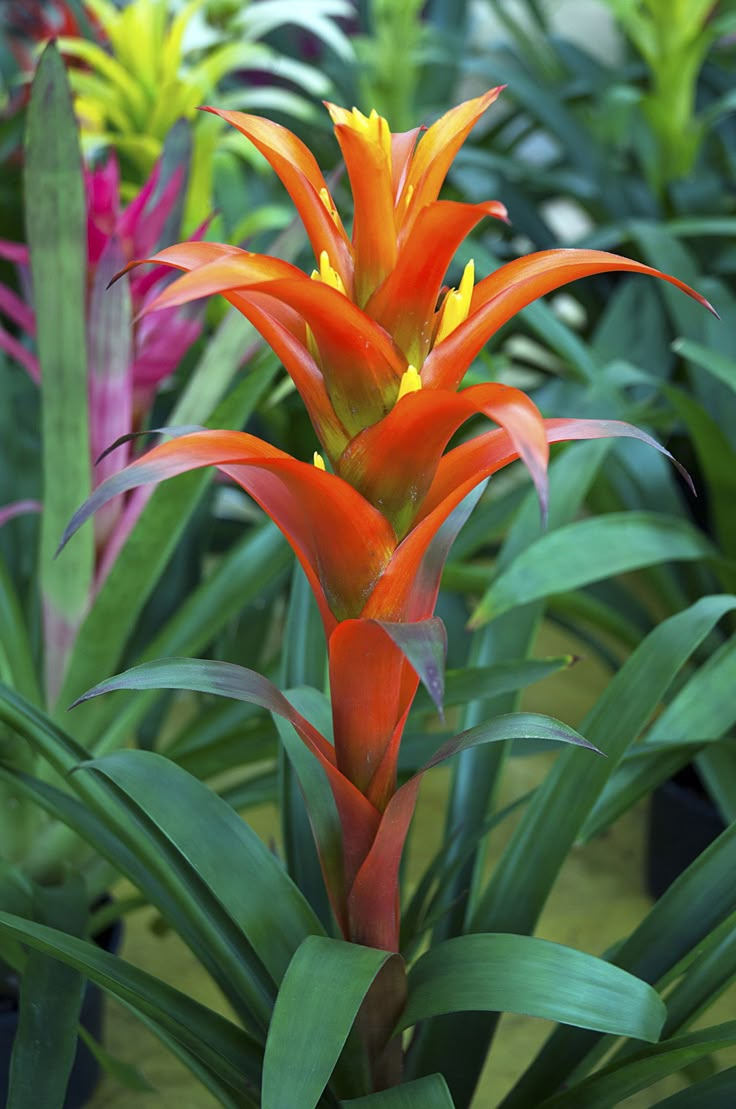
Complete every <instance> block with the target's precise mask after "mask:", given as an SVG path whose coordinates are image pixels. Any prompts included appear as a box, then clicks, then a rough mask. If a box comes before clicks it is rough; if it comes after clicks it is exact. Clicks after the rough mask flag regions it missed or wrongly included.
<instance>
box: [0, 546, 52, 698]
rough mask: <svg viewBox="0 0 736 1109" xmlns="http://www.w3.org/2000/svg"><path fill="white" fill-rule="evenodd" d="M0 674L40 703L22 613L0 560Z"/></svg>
mask: <svg viewBox="0 0 736 1109" xmlns="http://www.w3.org/2000/svg"><path fill="white" fill-rule="evenodd" d="M0 675H2V679H3V681H5V682H7V683H8V684H9V685H12V686H13V688H15V689H17V690H18V692H19V693H20V694H22V696H23V697H27V698H28V700H29V701H33V702H34V704H41V701H42V697H41V690H40V689H39V685H38V677H37V675H36V667H35V663H34V660H33V653H32V651H31V644H30V640H29V638H28V629H27V628H26V621H25V619H24V617H23V610H22V608H21V605H20V601H19V599H18V594H17V593H16V590H15V588H14V586H13V581H12V579H11V576H10V574H9V573H8V570H7V568H6V566H5V562H4V560H3V559H2V558H0Z"/></svg>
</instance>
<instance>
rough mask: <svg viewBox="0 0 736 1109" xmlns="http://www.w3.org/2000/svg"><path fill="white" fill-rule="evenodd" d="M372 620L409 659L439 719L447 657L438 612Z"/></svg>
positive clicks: (445, 638)
mask: <svg viewBox="0 0 736 1109" xmlns="http://www.w3.org/2000/svg"><path fill="white" fill-rule="evenodd" d="M376 624H377V625H378V626H379V627H381V628H383V630H384V631H385V633H386V635H388V636H390V638H391V639H393V641H394V643H395V644H396V646H397V647H399V648H400V649H401V651H402V653H403V654H404V655H405V656H406V658H407V659H408V660H409V662H410V663H411V665H412V667H413V668H414V670H415V671H416V673H417V676H418V677H419V680H420V681H421V683H422V685H423V686H424V688H425V689H426V690H427V693H428V694H429V696H430V697H431V698H432V701H433V702H434V704H435V707H436V709H437V712H438V713H439V716H440V719H442V717H443V705H442V701H443V697H444V693H445V659H446V657H447V631H446V630H445V625H444V624H443V623H442V621H441V620H440V618H439V617H438V616H434V617H432V618H430V619H429V620H417V621H412V622H411V623H394V622H392V621H388V620H377V621H376Z"/></svg>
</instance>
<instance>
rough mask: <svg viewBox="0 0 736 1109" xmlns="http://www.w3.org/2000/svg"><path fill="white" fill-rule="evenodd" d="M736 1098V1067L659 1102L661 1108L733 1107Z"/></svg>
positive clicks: (704, 1079)
mask: <svg viewBox="0 0 736 1109" xmlns="http://www.w3.org/2000/svg"><path fill="white" fill-rule="evenodd" d="M734 1098H736V1067H729V1068H728V1070H724V1071H719V1072H718V1073H717V1074H712V1075H710V1077H709V1078H703V1079H702V1080H701V1081H700V1082H695V1083H694V1084H693V1085H692V1086H689V1087H688V1088H687V1089H685V1090H680V1091H679V1093H676V1094H672V1096H671V1097H668V1098H665V1100H664V1101H660V1102H659V1106H660V1109H731V1106H732V1105H733V1102H734Z"/></svg>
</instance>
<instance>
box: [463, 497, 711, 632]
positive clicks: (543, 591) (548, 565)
mask: <svg viewBox="0 0 736 1109" xmlns="http://www.w3.org/2000/svg"><path fill="white" fill-rule="evenodd" d="M714 555H715V550H714V548H713V547H712V546H711V544H710V543H708V542H707V540H705V539H704V538H703V536H702V535H701V534H700V533H699V532H698V531H697V530H696V529H695V528H694V527H693V526H692V525H691V524H688V523H686V522H685V521H684V520H680V519H677V518H676V517H668V516H663V515H661V514H659V513H656V512H611V513H609V514H608V515H606V516H598V517H596V518H595V519H589V520H580V521H578V522H577V523H574V524H568V525H567V526H566V527H562V528H558V529H557V530H556V531H552V532H549V533H548V534H547V535H543V536H542V537H541V538H540V539H537V541H536V542H535V543H532V545H531V546H530V547H528V548H527V549H526V550H525V551H524V552H523V553H522V554H520V555H518V556H517V557H516V558H515V559H514V561H513V562H512V563H511V565H510V566H509V567H508V568H507V569H506V570H504V571H502V572H501V574H500V575H499V576H498V577H497V578H496V580H495V581H494V582H493V584H492V585H491V586H490V588H489V589H488V591H487V592H486V593H485V595H484V597H483V599H482V600H481V602H480V604H479V605H478V607H477V608H476V610H475V612H474V613H473V617H472V621H471V623H472V625H473V626H474V627H478V626H479V625H480V624H481V623H486V622H487V621H488V620H492V619H495V618H496V617H498V616H500V615H502V613H504V612H508V611H509V610H510V609H512V608H515V607H516V606H517V605H524V604H529V603H530V602H531V601H537V600H541V599H542V598H543V597H547V596H549V595H550V593H562V592H565V591H566V590H569V589H578V588H579V587H580V586H583V585H589V584H590V583H591V582H594V581H601V580H602V579H604V578H609V577H612V576H613V575H614V574H622V573H625V572H627V571H629V570H638V569H641V568H642V567H644V566H652V565H655V564H656V563H658V562H665V561H666V562H670V561H672V562H676V561H678V560H680V559H683V560H684V559H702V558H710V557H713V556H714Z"/></svg>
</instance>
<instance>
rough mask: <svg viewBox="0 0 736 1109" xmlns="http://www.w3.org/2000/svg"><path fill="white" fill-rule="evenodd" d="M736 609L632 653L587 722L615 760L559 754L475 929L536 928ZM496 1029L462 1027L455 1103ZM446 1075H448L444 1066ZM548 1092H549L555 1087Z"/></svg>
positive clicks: (480, 907)
mask: <svg viewBox="0 0 736 1109" xmlns="http://www.w3.org/2000/svg"><path fill="white" fill-rule="evenodd" d="M734 608H736V599H734V598H732V597H705V598H703V599H702V600H700V601H699V602H697V604H695V605H693V606H692V607H691V608H689V609H687V610H686V611H685V612H682V613H679V614H678V615H676V616H674V617H671V618H670V619H669V620H666V621H665V622H664V623H663V624H661V625H660V626H659V627H658V628H656V629H655V630H654V631H653V632H651V633H650V634H649V635H648V636H647V638H646V639H645V640H644V642H643V643H642V644H641V645H640V646H639V647H638V648H637V650H636V651H635V652H634V653H633V654H632V655H631V657H630V658H629V659H628V660H627V662H626V663H625V665H624V666H623V667H622V668H621V670H620V671H619V672H618V674H617V675H616V677H615V678H614V679H613V681H612V682H611V683H610V685H609V686H608V688H607V689H606V691H605V692H604V694H603V695H602V696H601V698H599V700H598V702H597V703H596V705H595V707H594V708H593V710H592V711H591V712H590V713H589V714H588V716H587V717H586V719H585V720H584V721H583V723H582V724H581V731H582V732H583V733H584V734H585V735H586V737H587V738H588V739H589V740H590V741H591V742H593V743H597V744H598V745H599V746H600V747H601V749H602V750H603V751H604V752H605V753H606V755H607V756H608V758H607V759H591V758H590V757H589V756H588V755H587V754H584V753H583V752H575V751H572V750H570V751H565V752H562V754H560V755H559V756H558V758H557V760H556V762H555V765H554V767H553V769H552V771H551V772H550V773H549V774H548V775H547V777H546V779H545V781H544V782H543V783H542V785H541V786H540V787H539V789H538V790H537V792H536V794H535V796H534V798H533V800H532V802H531V803H530V804H529V806H528V807H527V809H526V811H525V813H524V814H523V816H522V818H521V821H520V822H519V825H518V826H517V828H516V830H515V832H514V834H513V835H512V838H511V841H510V843H509V845H508V846H507V848H506V850H505V852H504V854H503V856H502V858H501V860H500V861H499V863H498V865H497V867H496V869H495V871H494V874H493V876H492V878H491V881H490V882H489V883H488V885H487V886H486V888H485V890H484V891H483V893H482V896H481V897H480V898H479V899H478V900H477V902H476V904H475V906H474V909H473V915H472V919H471V924H470V927H471V930H472V931H479V932H489V931H494V932H495V931H499V932H508V931H514V932H522V933H523V932H530V931H531V930H532V929H533V928H534V926H535V924H536V921H537V919H538V916H539V913H540V912H541V910H542V907H543V906H544V903H545V901H546V899H547V897H548V895H549V891H550V889H551V888H552V885H553V884H554V881H555V878H556V876H557V873H558V871H559V868H560V866H561V865H562V863H563V861H564V859H565V858H566V857H567V854H568V852H569V850H570V848H571V846H572V844H573V843H574V842H575V839H576V837H577V836H578V834H579V832H580V829H581V827H582V825H583V822H584V821H585V819H586V818H587V816H588V814H589V812H590V810H591V809H592V807H593V805H594V804H595V802H596V800H597V799H598V797H599V795H600V793H601V791H602V789H603V787H604V786H605V784H606V781H607V779H608V777H609V776H610V774H611V773H613V771H614V770H615V768H616V766H617V765H618V763H619V762H620V760H621V758H622V757H623V755H624V754H625V752H626V750H627V748H628V747H629V745H630V744H631V743H632V742H633V741H634V739H635V738H636V737H637V735H638V734H639V732H640V731H641V729H642V728H643V727H644V726H645V724H646V723H647V722H648V720H649V718H650V716H651V715H652V714H653V712H654V711H655V709H656V708H657V706H658V704H659V702H660V700H661V698H662V697H663V696H664V694H665V693H666V691H667V689H668V688H669V686H670V684H671V682H672V681H673V680H674V678H675V676H676V675H677V673H678V672H679V670H680V669H681V667H682V666H683V665H684V663H685V662H686V661H687V659H688V657H689V656H690V654H691V653H692V652H693V651H694V650H696V649H697V647H698V645H699V644H700V643H701V642H702V640H703V639H704V638H705V637H706V636H707V635H708V634H709V632H710V631H711V630H712V628H713V627H714V626H715V624H716V623H717V622H718V621H719V620H720V619H721V617H722V616H724V615H725V614H726V613H728V612H729V611H732V610H733V609H734ZM492 626H493V625H491V627H492ZM440 1027H441V1022H440ZM494 1027H495V1020H494V1018H493V1017H492V1016H490V1015H482V1014H477V1015H476V1014H473V1015H469V1016H467V1017H465V1018H463V1020H462V1022H461V1023H460V1030H459V1035H460V1037H461V1040H462V1042H463V1044H464V1050H465V1058H464V1067H463V1069H462V1071H459V1070H458V1071H457V1072H456V1073H454V1074H453V1077H452V1081H450V1079H449V1076H448V1082H449V1084H450V1087H451V1089H452V1091H453V1096H455V1098H456V1100H461V1098H460V1095H459V1093H458V1091H459V1092H460V1093H462V1096H463V1098H464V1099H465V1100H469V1099H470V1096H471V1094H472V1090H473V1087H474V1085H475V1082H477V1078H478V1076H479V1074H480V1070H481V1068H482V1066H483V1062H484V1060H485V1057H486V1054H487V1050H488V1039H489V1037H490V1036H491V1035H492V1034H493V1029H494ZM438 1036H439V1029H438ZM434 1054H435V1055H436V1050H435V1052H434ZM431 1059H432V1052H431V1051H429V1049H428V1048H427V1050H426V1053H425V1052H424V1051H423V1052H422V1055H421V1056H418V1057H417V1063H416V1065H417V1066H421V1067H422V1068H423V1070H424V1073H428V1072H429V1071H430V1070H433V1069H434V1066H432V1062H431ZM435 1066H436V1063H435ZM414 1073H422V1071H421V1070H419V1071H416V1070H415V1071H414ZM443 1073H445V1074H447V1073H448V1072H447V1070H446V1068H445V1067H444V1066H443ZM564 1073H565V1074H567V1073H569V1071H568V1070H565V1072H564ZM554 1088H555V1087H554V1086H553V1087H552V1089H554ZM544 1091H545V1093H547V1092H549V1087H546V1086H545V1087H544Z"/></svg>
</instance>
